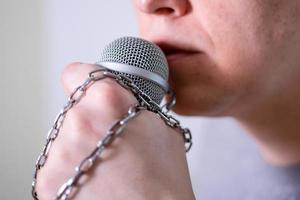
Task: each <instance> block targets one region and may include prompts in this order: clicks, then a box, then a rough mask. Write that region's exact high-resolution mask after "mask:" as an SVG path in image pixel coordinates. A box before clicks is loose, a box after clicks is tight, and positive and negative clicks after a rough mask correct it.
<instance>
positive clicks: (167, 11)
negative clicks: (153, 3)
mask: <svg viewBox="0 0 300 200" xmlns="http://www.w3.org/2000/svg"><path fill="white" fill-rule="evenodd" d="M174 12H175V10H174V9H173V8H168V7H163V8H158V9H156V11H155V14H158V15H169V14H172V13H174Z"/></svg>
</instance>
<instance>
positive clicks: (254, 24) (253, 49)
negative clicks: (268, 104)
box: [198, 0, 269, 87]
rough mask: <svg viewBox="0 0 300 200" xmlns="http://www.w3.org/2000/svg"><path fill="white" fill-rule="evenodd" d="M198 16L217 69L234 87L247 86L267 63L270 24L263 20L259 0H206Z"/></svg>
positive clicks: (257, 76) (201, 5) (200, 4)
mask: <svg viewBox="0 0 300 200" xmlns="http://www.w3.org/2000/svg"><path fill="white" fill-rule="evenodd" d="M199 7H200V8H199V10H201V11H202V12H198V13H199V16H198V18H199V19H201V20H202V21H201V23H202V25H203V27H204V29H205V30H206V31H207V33H208V35H209V36H210V37H211V40H212V43H213V47H212V49H213V50H212V51H211V52H210V56H211V58H212V60H214V61H215V63H216V65H217V70H218V72H219V73H220V74H221V76H223V77H227V80H228V81H229V84H231V85H232V86H235V87H247V84H250V83H251V84H252V83H253V82H255V80H253V79H254V78H255V79H258V78H259V76H260V74H261V73H262V71H261V70H262V67H261V66H265V63H264V62H265V58H266V57H267V54H268V49H269V46H268V44H267V43H266V38H268V37H269V30H268V29H267V28H268V27H265V26H264V23H265V22H264V21H263V20H261V11H260V10H259V9H258V8H257V2H256V1H236V0H227V1H220V0H204V1H202V3H199Z"/></svg>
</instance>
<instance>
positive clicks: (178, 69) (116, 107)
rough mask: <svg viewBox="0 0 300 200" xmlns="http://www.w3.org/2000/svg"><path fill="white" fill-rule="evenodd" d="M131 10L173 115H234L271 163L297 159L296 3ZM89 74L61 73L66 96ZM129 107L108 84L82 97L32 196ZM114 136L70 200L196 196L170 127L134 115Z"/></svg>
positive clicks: (183, 1)
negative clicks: (164, 70)
mask: <svg viewBox="0 0 300 200" xmlns="http://www.w3.org/2000/svg"><path fill="white" fill-rule="evenodd" d="M134 5H135V8H136V13H137V18H138V21H139V25H140V33H141V36H142V37H143V38H145V39H148V40H150V41H152V42H154V43H156V44H157V45H159V46H160V47H161V48H162V49H163V50H164V51H165V53H166V54H167V59H168V62H169V67H170V80H169V83H170V85H171V87H172V88H173V89H174V90H175V92H176V94H177V105H176V106H175V108H174V111H175V112H177V113H179V114H184V115H196V116H211V117H219V116H230V117H233V118H235V119H236V120H237V121H239V122H240V123H241V125H242V126H244V127H245V128H246V129H247V130H249V133H250V134H251V135H252V136H253V138H254V139H255V140H256V142H257V144H258V146H259V147H260V149H261V152H262V154H263V155H264V157H265V158H266V160H268V161H269V162H270V163H272V164H276V165H292V164H295V163H297V162H299V161H300V135H299V128H300V127H299V126H300V125H299V120H300V109H299V108H300V105H299V104H300V103H299V102H300V92H299V88H298V86H299V84H300V56H299V53H298V52H300V46H299V45H300V31H299V29H300V22H299V20H300V16H299V15H300V12H299V9H300V2H299V1H294V0H284V1H283V0H251V1H247V0H240V1H237V0H227V1H221V0H201V1H200V0H190V1H188V0H135V1H134ZM175 47H176V48H175ZM94 69H97V67H96V66H94V65H89V64H80V63H73V64H70V65H69V66H67V67H66V68H65V70H64V73H63V75H62V82H63V86H64V88H65V91H66V94H67V95H69V94H70V93H71V91H72V90H73V89H74V88H76V87H77V86H78V85H79V84H81V83H82V82H83V81H84V80H85V78H86V76H87V74H88V72H90V71H92V70H94ZM99 91H101V92H99ZM134 102H135V99H134V97H133V96H132V95H131V94H130V93H128V92H127V91H126V90H124V89H123V88H121V87H120V86H119V85H117V84H116V83H115V82H113V81H111V80H104V81H100V82H97V83H96V84H95V85H93V86H92V87H91V88H90V89H89V90H88V93H87V95H86V97H85V98H84V99H83V100H82V102H80V103H79V104H78V105H77V106H76V107H75V108H73V109H72V110H71V111H70V113H69V114H68V115H67V118H66V120H65V124H64V126H63V128H62V130H61V132H60V135H59V137H58V138H57V139H56V142H55V143H54V145H53V148H52V149H51V153H50V156H49V159H48V161H47V164H46V166H45V167H44V168H43V169H42V170H41V172H40V173H39V175H38V183H37V191H38V193H39V196H40V197H41V198H40V199H50V198H51V197H52V196H53V194H55V192H56V191H57V189H58V188H59V186H60V185H61V184H62V183H64V182H65V181H66V180H67V178H68V177H69V176H70V175H72V174H73V172H72V170H71V169H73V168H74V167H75V166H76V165H77V164H78V163H79V162H80V161H81V160H82V159H83V158H84V157H85V156H86V155H87V154H88V153H89V152H90V151H91V150H92V149H93V148H94V147H95V144H96V142H97V140H99V138H102V137H103V136H104V135H105V131H106V130H107V129H108V128H109V127H110V125H111V124H112V123H113V121H115V120H117V119H119V118H120V117H121V116H122V115H123V114H124V113H125V112H126V111H127V109H128V106H129V105H131V104H133V103H134ZM99 122H100V123H99ZM149 122H151V123H149ZM149 124H150V125H151V126H150V125H149ZM141 127H142V129H141ZM153 127H157V128H156V129H155V130H156V131H155V132H153ZM141 133H142V134H141ZM123 135H124V136H122V138H120V139H119V140H118V141H115V143H113V147H112V148H110V149H108V150H107V151H105V153H104V155H103V159H104V160H105V162H101V163H99V166H97V167H96V168H95V169H94V170H92V172H89V173H88V175H87V176H86V177H85V178H86V180H85V184H84V186H83V187H82V188H81V189H80V190H79V191H78V192H77V194H76V196H75V197H74V199H91V200H92V199H99V197H101V198H103V199H128V198H130V199H173V200H174V199H175V200H176V199H187V200H190V199H195V197H194V194H193V191H192V187H191V183H190V178H189V173H188V169H187V163H186V158H185V153H184V148H183V142H182V138H181V136H180V135H179V134H178V133H177V132H176V131H175V130H173V129H170V128H168V127H166V126H165V125H164V124H163V122H162V121H161V120H160V119H159V118H158V117H157V116H156V115H154V114H153V113H150V112H147V111H143V112H142V113H141V114H140V115H139V116H138V117H137V118H136V119H134V120H133V121H132V122H131V123H130V124H129V126H128V127H127V128H126V129H125V130H124V134H123ZM66 147H68V148H66ZM57 166H59V167H57Z"/></svg>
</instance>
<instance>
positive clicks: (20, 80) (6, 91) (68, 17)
mask: <svg viewBox="0 0 300 200" xmlns="http://www.w3.org/2000/svg"><path fill="white" fill-rule="evenodd" d="M104 2H105V3H104ZM0 29H1V31H0V65H1V73H0V75H1V78H0V83H1V84H0V87H1V98H0V105H1V115H0V119H1V121H0V123H1V124H0V131H1V138H0V156H1V161H0V162H1V163H0V166H1V170H0V175H1V178H0V199H1V200H24V199H31V195H30V192H31V181H32V173H33V169H34V164H35V161H36V158H37V156H38V155H39V153H40V151H41V149H42V146H43V144H44V142H45V138H46V134H47V131H48V129H49V127H50V126H51V123H52V121H53V119H54V117H55V116H56V114H57V112H58V111H59V110H60V108H61V107H62V105H64V103H65V101H66V97H65V96H64V94H63V91H62V87H61V84H60V75H61V71H62V69H63V67H64V66H65V65H67V64H68V63H70V62H74V61H81V62H87V63H94V62H95V61H97V58H98V55H99V52H100V50H101V48H103V47H104V46H105V44H107V43H108V42H110V41H111V40H113V39H115V38H117V37H120V36H128V35H130V36H137V35H138V32H137V26H136V21H135V16H134V12H133V8H132V5H131V1H120V0H110V1H99V0H88V1H79V0H45V1H34V0H27V1H17V0H9V1H8V0H1V1H0ZM180 120H182V124H183V125H184V126H187V127H190V129H191V130H192V132H193V136H194V147H193V148H192V151H191V152H190V153H189V154H188V162H189V168H190V173H191V177H192V182H193V187H194V191H195V193H196V196H197V197H198V196H200V195H199V193H201V190H205V187H206V186H205V184H203V182H205V183H206V184H209V183H212V184H213V183H215V182H217V179H218V178H217V177H220V176H222V175H221V174H218V168H216V169H215V168H213V167H207V166H213V163H214V162H215V161H216V160H220V159H223V160H224V161H226V159H227V158H226V155H225V156H224V155H223V153H224V151H223V150H224V149H218V146H219V145H218V144H227V146H226V145H225V147H224V145H223V148H225V149H226V148H227V149H228V151H230V152H231V153H232V154H231V155H234V152H235V151H236V150H237V149H239V148H240V147H242V148H248V146H249V145H250V146H251V147H252V145H253V144H246V145H245V144H243V143H237V142H236V143H235V142H234V140H231V139H232V138H236V137H246V136H241V134H240V133H239V131H235V132H233V131H232V130H233V129H235V130H237V129H236V125H235V124H234V123H233V122H232V121H231V120H230V119H218V120H211V119H205V118H187V117H180ZM221 133H226V134H228V135H227V136H226V137H223V138H221V139H219V140H215V146H211V145H207V144H206V143H205V142H204V141H206V139H207V138H209V137H211V135H213V134H216V135H217V134H221ZM224 138H225V139H224ZM247 145H248V146H247ZM204 149H206V150H207V149H209V153H210V155H207V153H206V151H204ZM201 156H202V158H204V159H202V160H201V159H199V158H200V157H201ZM205 158H206V159H205ZM207 163H210V164H212V165H208V164H207ZM225 163H226V162H225ZM227 164H228V165H229V166H230V163H227ZM247 164H249V163H247V160H246V161H245V165H247ZM216 167H220V166H216ZM221 167H224V168H226V167H228V166H221ZM207 173H211V174H214V175H213V176H211V179H210V180H207V179H206V180H203V179H201V174H207Z"/></svg>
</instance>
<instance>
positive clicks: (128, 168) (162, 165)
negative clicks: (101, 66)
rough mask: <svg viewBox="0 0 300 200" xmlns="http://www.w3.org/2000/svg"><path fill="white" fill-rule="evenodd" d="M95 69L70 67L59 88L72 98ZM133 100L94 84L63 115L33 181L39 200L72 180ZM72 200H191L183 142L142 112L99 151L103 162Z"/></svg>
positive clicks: (111, 86) (115, 88) (108, 83)
mask: <svg viewBox="0 0 300 200" xmlns="http://www.w3.org/2000/svg"><path fill="white" fill-rule="evenodd" d="M95 69H97V67H96V66H94V65H88V64H80V63H74V64H71V65H69V66H68V67H66V69H65V70H64V73H63V76H62V82H63V85H64V89H65V92H66V94H68V95H69V94H70V93H71V92H72V91H73V90H74V89H75V88H76V87H77V86H78V85H80V84H82V83H83V82H84V80H85V79H86V78H87V76H88V73H89V72H91V71H93V70H95ZM135 102H136V99H135V97H134V96H133V95H132V94H131V93H130V92H128V91H127V90H125V89H124V88H122V87H121V86H119V85H118V84H117V83H116V82H115V81H114V80H111V79H104V80H101V81H98V82H96V83H94V84H93V85H92V86H91V87H90V88H89V89H88V90H87V93H86V96H85V97H83V98H82V100H81V102H80V103H79V104H77V105H75V106H74V107H73V108H72V109H71V110H70V111H69V112H68V114H67V117H66V119H65V122H64V125H63V127H62V129H61V131H60V133H59V135H58V137H57V139H56V140H55V142H54V144H53V146H52V149H51V151H50V155H49V158H48V160H47V162H46V164H45V166H44V167H43V168H42V169H41V171H40V172H39V174H38V177H37V187H36V188H37V193H38V195H39V197H40V199H42V200H44V199H51V198H52V197H54V196H55V194H56V192H57V191H58V189H59V187H60V186H61V185H62V184H63V183H65V182H66V181H67V180H68V178H69V177H70V176H72V175H74V173H75V171H74V168H75V167H76V166H77V165H78V164H79V163H80V162H81V160H82V159H83V158H85V157H86V156H87V155H88V154H89V153H90V152H91V151H92V150H93V149H94V148H95V147H96V143H97V141H98V140H99V139H101V138H103V137H104V136H105V134H106V131H107V130H108V129H109V128H110V126H111V125H112V124H113V122H114V121H116V120H118V119H120V118H121V117H122V116H123V115H124V114H125V113H127V110H128V108H129V106H130V105H132V104H134V103H135ZM84 178H85V180H84V184H83V185H82V186H81V187H79V190H78V192H77V193H76V195H75V197H74V199H87V200H96V199H103V200H104V199H133V200H134V199H172V200H176V199H181V200H183V199H186V200H191V199H195V198H194V195H193V191H192V186H191V183H190V178H189V173H188V168H187V162H186V157H185V150H184V142H183V138H182V136H181V135H180V134H179V133H177V132H176V131H175V130H173V129H171V128H170V127H168V126H166V125H165V124H164V122H163V121H162V120H161V119H160V118H159V117H158V116H157V115H155V114H154V113H151V112H148V111H142V113H140V115H139V116H137V117H136V118H135V119H133V120H131V121H130V122H129V124H128V125H127V127H126V128H125V129H124V133H123V134H122V136H121V137H119V138H117V139H116V140H114V142H113V143H112V144H111V145H110V147H108V148H107V149H106V150H104V151H103V154H102V156H101V161H100V162H98V163H97V166H96V167H95V168H92V171H90V172H89V173H88V174H87V176H84Z"/></svg>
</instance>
